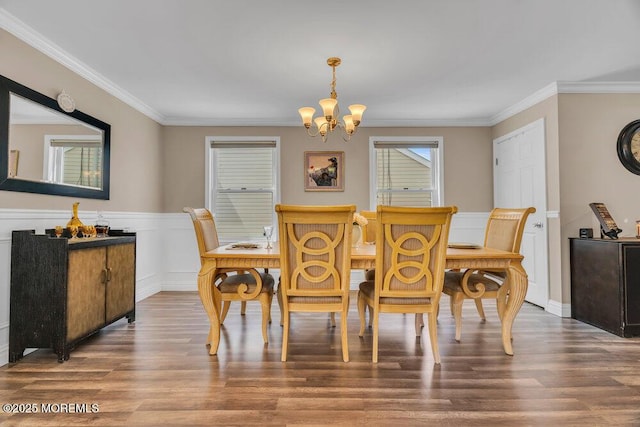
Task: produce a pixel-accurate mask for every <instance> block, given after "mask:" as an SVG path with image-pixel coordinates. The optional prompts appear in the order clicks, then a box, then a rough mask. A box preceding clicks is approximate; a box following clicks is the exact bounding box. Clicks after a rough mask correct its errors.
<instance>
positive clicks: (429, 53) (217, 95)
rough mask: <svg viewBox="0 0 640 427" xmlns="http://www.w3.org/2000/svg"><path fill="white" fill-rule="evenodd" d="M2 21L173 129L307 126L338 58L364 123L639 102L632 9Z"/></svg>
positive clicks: (300, 0)
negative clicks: (606, 95) (304, 114)
mask: <svg viewBox="0 0 640 427" xmlns="http://www.w3.org/2000/svg"><path fill="white" fill-rule="evenodd" d="M0 27H2V28H5V29H7V30H8V31H10V32H12V33H14V34H16V35H18V37H20V38H22V39H24V40H25V41H27V42H29V43H30V44H32V45H33V46H35V47H37V48H38V49H40V50H43V51H45V53H47V54H49V55H51V56H54V57H56V59H58V60H60V61H61V62H63V63H64V64H65V65H67V66H69V67H70V68H72V69H73V70H74V71H76V72H78V73H79V74H81V75H83V76H84V77H87V78H89V79H90V80H91V81H93V82H95V83H96V84H98V85H99V86H101V87H103V88H105V89H107V90H109V91H110V92H111V93H114V94H115V95H116V96H118V97H119V98H121V99H123V100H125V101H126V102H128V103H130V104H131V105H133V106H134V107H136V108H137V109H139V110H140V111H142V112H144V113H145V114H147V115H149V116H150V117H152V118H154V119H156V120H158V121H160V122H161V123H164V124H208V125H231V126H233V125H241V126H247V125H249V126H250V125H298V124H299V116H298V113H297V109H298V108H299V107H302V106H307V105H309V106H314V107H317V101H318V100H319V99H320V98H325V97H328V95H329V84H330V82H331V68H330V67H329V66H327V65H326V59H327V58H328V57H330V56H339V57H341V58H342V65H341V66H339V67H338V68H337V92H338V99H339V101H340V104H341V105H342V106H343V107H342V108H343V110H346V105H348V104H352V103H362V104H365V105H367V107H368V109H367V111H366V112H365V115H364V119H363V124H362V125H363V126H425V125H447V124H451V125H474V124H476V125H487V124H492V123H495V122H496V120H498V119H499V118H500V117H502V116H504V115H505V114H507V113H508V112H509V111H513V109H514V108H517V107H518V105H520V106H524V104H523V103H526V100H527V99H534V98H535V96H536V93H538V94H546V93H548V92H549V91H551V92H553V91H558V87H565V88H567V90H568V91H595V92H598V91H605V92H606V91H609V90H611V91H614V92H615V91H632V92H640V47H639V46H640V45H639V41H640V1H637V0H396V1H389V0H351V1H345V0H324V1H313V2H312V1H308V0H270V1H265V0H228V1H212V0H163V1H157V0H109V1H87V0H55V1H51V0H0ZM2 60H3V61H5V60H7V58H2ZM566 82H568V83H566ZM562 85H564V86H562ZM71 95H73V94H72V93H71ZM78 108H80V109H82V106H78Z"/></svg>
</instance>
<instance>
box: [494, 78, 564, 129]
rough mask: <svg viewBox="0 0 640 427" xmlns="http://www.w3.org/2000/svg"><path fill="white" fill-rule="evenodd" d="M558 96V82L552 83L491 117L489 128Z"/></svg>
mask: <svg viewBox="0 0 640 427" xmlns="http://www.w3.org/2000/svg"><path fill="white" fill-rule="evenodd" d="M556 94H558V84H557V82H554V83H551V84H549V85H547V86H545V87H543V88H542V89H540V90H538V91H536V92H534V93H532V94H531V95H529V96H527V97H526V98H524V99H523V100H522V101H519V102H517V103H515V104H513V105H512V106H510V107H507V108H505V109H504V110H502V111H500V112H499V113H497V114H495V115H493V116H491V117H490V118H489V119H488V120H487V121H488V125H489V126H495V125H497V124H498V123H500V122H502V121H504V120H507V119H508V118H509V117H513V116H515V115H516V114H518V113H521V112H522V111H524V110H526V109H527V108H530V107H533V106H534V105H536V104H538V103H539V102H541V101H544V100H545V99H547V98H549V97H551V96H553V95H556Z"/></svg>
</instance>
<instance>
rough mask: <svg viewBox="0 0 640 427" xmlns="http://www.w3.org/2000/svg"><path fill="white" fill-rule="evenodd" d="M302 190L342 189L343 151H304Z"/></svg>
mask: <svg viewBox="0 0 640 427" xmlns="http://www.w3.org/2000/svg"><path fill="white" fill-rule="evenodd" d="M304 191H344V151H305V152H304Z"/></svg>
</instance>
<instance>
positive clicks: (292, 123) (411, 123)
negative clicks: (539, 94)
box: [162, 117, 489, 128]
mask: <svg viewBox="0 0 640 427" xmlns="http://www.w3.org/2000/svg"><path fill="white" fill-rule="evenodd" d="M162 124H163V125H165V126H228V127H237V126H242V127H260V126H265V127H269V126H282V127H298V126H302V125H301V124H300V120H299V119H295V120H293V119H292V120H275V119H274V120H269V119H245V118H242V119H240V118H232V119H230V118H225V119H214V118H200V119H190V118H185V117H167V118H165V120H164V121H163V122H162ZM486 126H489V120H488V119H483V118H477V119H475V118H474V119H397V120H395V119H378V120H377V119H366V120H365V121H364V122H363V123H362V125H360V127H362V128H375V127H486Z"/></svg>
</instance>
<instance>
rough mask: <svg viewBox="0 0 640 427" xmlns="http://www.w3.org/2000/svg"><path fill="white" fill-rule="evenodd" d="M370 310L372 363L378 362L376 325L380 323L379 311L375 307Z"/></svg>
mask: <svg viewBox="0 0 640 427" xmlns="http://www.w3.org/2000/svg"><path fill="white" fill-rule="evenodd" d="M370 309H371V307H370ZM371 311H373V346H372V354H371V361H372V362H373V363H378V326H379V323H380V313H378V310H377V309H375V308H374V309H373V310H371Z"/></svg>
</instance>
